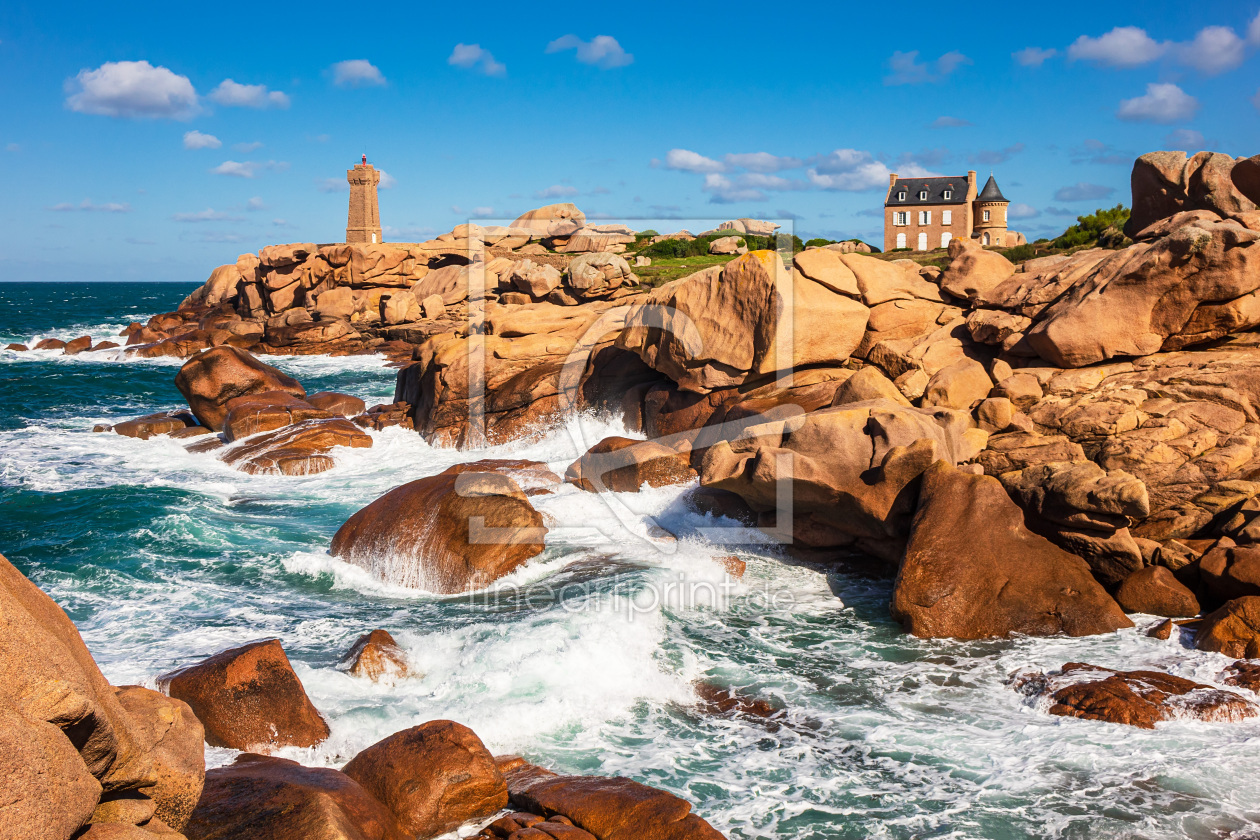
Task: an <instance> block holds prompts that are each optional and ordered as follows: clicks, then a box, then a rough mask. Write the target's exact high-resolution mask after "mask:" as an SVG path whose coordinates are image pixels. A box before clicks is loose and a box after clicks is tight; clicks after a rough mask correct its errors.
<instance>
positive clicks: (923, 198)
mask: <svg viewBox="0 0 1260 840" xmlns="http://www.w3.org/2000/svg"><path fill="white" fill-rule="evenodd" d="M919 201H927V190H919Z"/></svg>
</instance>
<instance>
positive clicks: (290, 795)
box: [184, 753, 411, 840]
mask: <svg viewBox="0 0 1260 840" xmlns="http://www.w3.org/2000/svg"><path fill="white" fill-rule="evenodd" d="M184 833H185V834H186V835H187V837H188V840H244V838H250V840H411V835H410V834H408V833H407V832H406V831H404V830H403V829H402V827H401V826H400V825H399V824H398V821H397V820H396V819H395V818H394V815H393V814H391V813H390V812H389V809H388V808H386V807H385V806H384V805H382V804H381V803H380V802H378V801H377V800H376V799H375V798H374V797H373V796H372V795H371V794H370V793H368V792H367V791H365V790H364V789H363V788H362V787H361V786H360V785H359V784H358V783H357V782H355V781H354V780H353V779H351V778H350V777H349V776H347V775H346V774H345V773H342V772H340V771H337V770H330V769H327V768H322V767H320V768H316V767H303V766H302V765H300V764H298V763H297V762H296V761H289V760H287V759H283V758H272V757H268V756H262V755H254V754H252V753H245V754H244V755H242V756H240V757H238V758H237V759H236V761H235V762H233V763H232V764H230V765H228V766H227V767H218V768H215V769H214V770H211V771H209V772H208V773H206V787H205V791H204V792H203V793H202V796H201V801H200V802H198V803H197V810H196V811H194V812H193V815H192V819H191V820H190V821H189V822H188V825H187V826H186V827H185V828H184Z"/></svg>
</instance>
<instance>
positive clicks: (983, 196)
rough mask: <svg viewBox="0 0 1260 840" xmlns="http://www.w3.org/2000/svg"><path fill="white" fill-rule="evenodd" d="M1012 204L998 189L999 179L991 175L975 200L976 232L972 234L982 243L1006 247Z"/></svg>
mask: <svg viewBox="0 0 1260 840" xmlns="http://www.w3.org/2000/svg"><path fill="white" fill-rule="evenodd" d="M1010 204H1011V203H1010V202H1009V201H1007V200H1006V196H1004V195H1002V191H1001V190H1000V189H998V185H997V181H996V180H995V179H994V177H993V176H992V175H989V180H988V181H987V182H986V183H985V185H984V189H982V190H981V191H980V194H979V195H978V196H976V201H975V208H976V209H975V228H974V231H975V232H974V233H973V234H972V235H973V236H974V237H975V238H976V239H979V240H980V244H981V245H994V246H998V247H1004V246H1006V245H1007V244H1008V243H1007V241H1006V240H1007V235H1006V209H1007V208H1008V207H1009V206H1010Z"/></svg>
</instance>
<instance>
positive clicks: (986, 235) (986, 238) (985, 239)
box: [984, 233, 991, 245]
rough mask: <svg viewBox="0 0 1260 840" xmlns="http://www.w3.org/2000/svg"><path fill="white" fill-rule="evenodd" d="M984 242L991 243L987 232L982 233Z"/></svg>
mask: <svg viewBox="0 0 1260 840" xmlns="http://www.w3.org/2000/svg"><path fill="white" fill-rule="evenodd" d="M984 244H985V245H989V244H991V243H990V242H989V234H987V233H986V234H985V235H984Z"/></svg>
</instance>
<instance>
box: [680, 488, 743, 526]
mask: <svg viewBox="0 0 1260 840" xmlns="http://www.w3.org/2000/svg"><path fill="white" fill-rule="evenodd" d="M684 501H685V502H686V504H687V507H689V508H691V509H692V510H694V511H696V512H697V513H703V514H707V515H710V516H724V517H726V518H727V519H733V520H735V521H736V522H738V523H740V524H741V525H745V526H749V527H751V526H753V525H756V524H757V514H756V513H755V512H754V511H753V509H752V508H750V507H749V506H748V503H747V502H745V501H744V500H743V498H741V497H740V495H739V494H738V493H732V492H730V491H729V490H719V489H717V488H716V487H697V488H695V489H694V490H692V491H691V492H690V493H688V494H687V495H686V496H685V497H684Z"/></svg>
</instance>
